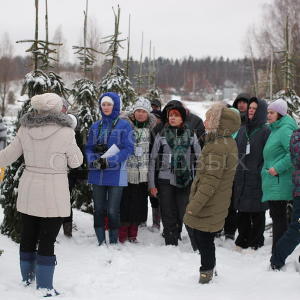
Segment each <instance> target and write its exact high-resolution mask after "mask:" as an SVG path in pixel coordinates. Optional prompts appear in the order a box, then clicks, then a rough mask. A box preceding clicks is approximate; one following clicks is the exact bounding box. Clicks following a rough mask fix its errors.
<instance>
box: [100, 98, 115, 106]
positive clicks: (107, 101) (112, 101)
mask: <svg viewBox="0 0 300 300" xmlns="http://www.w3.org/2000/svg"><path fill="white" fill-rule="evenodd" d="M103 103H110V104H111V105H114V100H113V99H112V98H111V97H109V96H104V97H103V98H102V99H101V102H100V105H102V104H103Z"/></svg>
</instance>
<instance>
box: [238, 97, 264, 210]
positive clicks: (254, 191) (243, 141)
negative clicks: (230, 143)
mask: <svg viewBox="0 0 300 300" xmlns="http://www.w3.org/2000/svg"><path fill="white" fill-rule="evenodd" d="M253 101H255V102H256V103H257V104H258V107H257V110H256V113H255V115H254V118H253V119H252V120H251V121H250V120H249V119H248V118H246V125H244V126H242V127H241V128H240V130H239V132H238V134H237V136H236V143H237V146H238V152H239V154H238V155H239V164H238V166H237V170H236V174H235V178H234V185H233V197H234V207H235V209H237V210H238V211H241V212H260V211H264V210H265V209H266V206H265V204H262V203H261V198H262V188H261V169H262V166H263V163H264V161H263V149H264V146H265V143H266V141H267V139H268V137H269V135H270V129H269V128H268V127H267V126H266V125H265V123H266V120H267V103H266V102H265V101H264V100H260V99H257V98H251V99H250V100H249V105H250V103H252V102H253ZM247 136H248V137H249V141H250V153H249V154H248V155H246V147H247V141H248V137H247Z"/></svg>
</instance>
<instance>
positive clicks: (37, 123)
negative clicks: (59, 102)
mask: <svg viewBox="0 0 300 300" xmlns="http://www.w3.org/2000/svg"><path fill="white" fill-rule="evenodd" d="M20 124H21V126H24V127H27V128H33V127H43V126H47V125H53V124H56V125H59V126H61V127H71V128H72V120H71V118H70V117H69V116H68V115H66V114H64V113H48V114H38V113H36V112H28V113H26V114H25V115H24V116H23V117H22V118H21V119H20Z"/></svg>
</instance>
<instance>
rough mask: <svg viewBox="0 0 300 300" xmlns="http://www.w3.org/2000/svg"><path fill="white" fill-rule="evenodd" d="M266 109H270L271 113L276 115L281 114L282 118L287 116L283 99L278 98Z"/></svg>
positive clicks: (286, 107)
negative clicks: (273, 112) (274, 112)
mask: <svg viewBox="0 0 300 300" xmlns="http://www.w3.org/2000/svg"><path fill="white" fill-rule="evenodd" d="M268 109H271V110H273V111H276V112H277V113H279V114H281V115H282V116H285V115H286V114H287V109H288V106H287V103H286V101H284V100H283V99H281V98H279V99H277V100H275V101H274V102H272V103H271V104H269V106H268Z"/></svg>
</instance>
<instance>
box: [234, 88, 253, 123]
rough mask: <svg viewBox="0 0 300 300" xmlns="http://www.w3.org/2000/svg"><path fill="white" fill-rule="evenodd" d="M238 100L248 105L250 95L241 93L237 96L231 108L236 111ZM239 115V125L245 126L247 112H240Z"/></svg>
mask: <svg viewBox="0 0 300 300" xmlns="http://www.w3.org/2000/svg"><path fill="white" fill-rule="evenodd" d="M240 100H243V101H245V102H247V103H248V104H249V100H250V95H248V94H246V93H241V94H238V95H237V97H236V98H235V100H234V102H233V104H232V106H233V107H234V108H236V109H238V105H237V104H238V102H239V101H240ZM240 115H241V125H242V126H243V125H245V123H246V121H247V112H240Z"/></svg>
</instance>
